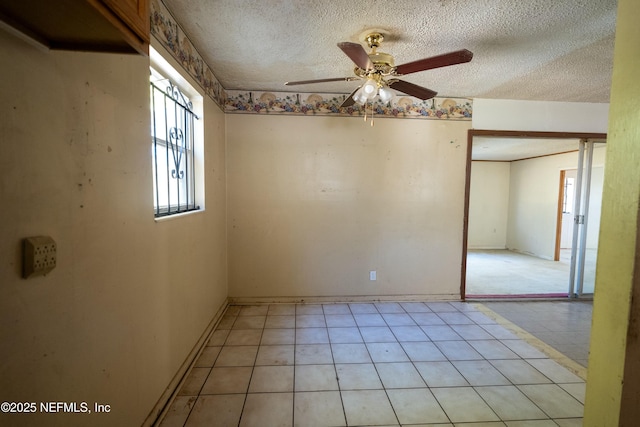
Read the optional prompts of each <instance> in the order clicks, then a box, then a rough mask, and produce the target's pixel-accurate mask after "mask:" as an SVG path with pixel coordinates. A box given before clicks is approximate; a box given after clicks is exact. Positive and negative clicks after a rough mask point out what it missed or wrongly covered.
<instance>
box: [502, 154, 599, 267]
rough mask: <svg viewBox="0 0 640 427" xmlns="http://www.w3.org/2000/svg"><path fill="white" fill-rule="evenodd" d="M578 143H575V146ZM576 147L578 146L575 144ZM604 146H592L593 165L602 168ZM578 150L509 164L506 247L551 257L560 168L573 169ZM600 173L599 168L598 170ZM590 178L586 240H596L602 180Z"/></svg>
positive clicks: (589, 243)
mask: <svg viewBox="0 0 640 427" xmlns="http://www.w3.org/2000/svg"><path fill="white" fill-rule="evenodd" d="M577 144H578V143H577V142H576V145H577ZM576 148H577V147H576ZM605 152H606V150H605V148H604V147H602V146H600V147H598V148H596V149H594V152H593V166H597V167H602V166H603V165H604V161H605ZM577 166H578V153H577V152H573V153H565V154H558V155H555V156H547V157H539V158H535V159H528V160H520V161H516V162H512V163H511V183H510V187H509V189H510V194H509V226H508V230H507V247H508V248H509V249H512V250H515V251H519V252H524V253H529V254H532V255H535V256H539V257H541V258H546V259H553V257H554V253H555V242H556V228H557V219H558V196H559V194H558V192H559V185H560V171H561V170H562V169H575V168H577ZM598 172H601V171H598ZM600 177H601V175H600V174H598V176H597V177H595V178H594V177H592V178H593V179H592V190H593V192H592V199H591V204H590V215H591V216H590V219H589V221H590V222H589V224H588V226H589V230H590V234H589V237H590V239H589V242H588V244H587V247H593V245H592V244H591V241H593V240H597V238H596V235H597V232H598V228H599V227H598V226H599V218H600V212H599V206H596V204H598V205H599V204H600V200H601V199H600V195H601V193H602V181H601V180H598V179H596V178H600Z"/></svg>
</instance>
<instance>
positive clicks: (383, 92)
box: [378, 87, 395, 104]
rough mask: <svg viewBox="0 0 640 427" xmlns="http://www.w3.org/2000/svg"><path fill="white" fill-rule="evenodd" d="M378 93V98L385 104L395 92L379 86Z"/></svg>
mask: <svg viewBox="0 0 640 427" xmlns="http://www.w3.org/2000/svg"><path fill="white" fill-rule="evenodd" d="M378 95H380V100H381V101H382V102H384V103H385V104H386V103H387V102H389V101H391V100H392V99H393V97H394V96H395V94H394V93H393V91H392V90H391V89H389V88H387V87H381V88H380V90H379V91H378Z"/></svg>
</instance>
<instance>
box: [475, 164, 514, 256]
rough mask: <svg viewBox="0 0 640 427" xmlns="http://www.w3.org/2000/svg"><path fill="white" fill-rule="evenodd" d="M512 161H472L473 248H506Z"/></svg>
mask: <svg viewBox="0 0 640 427" xmlns="http://www.w3.org/2000/svg"><path fill="white" fill-rule="evenodd" d="M510 169H511V163H509V162H472V163H471V185H470V192H469V235H468V237H467V241H468V248H469V249H505V248H506V247H507V221H508V218H509V215H508V211H509V179H510V178H509V174H510Z"/></svg>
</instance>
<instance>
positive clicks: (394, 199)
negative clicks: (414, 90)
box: [226, 115, 470, 300]
mask: <svg viewBox="0 0 640 427" xmlns="http://www.w3.org/2000/svg"><path fill="white" fill-rule="evenodd" d="M226 124H227V150H228V152H227V162H228V163H227V174H228V175H227V178H228V195H229V197H228V204H229V211H228V232H229V296H230V297H231V298H235V299H240V300H243V299H244V300H247V299H252V298H261V297H268V298H267V299H270V300H278V299H283V298H288V297H291V298H294V299H309V298H313V297H339V298H342V297H355V298H358V297H368V296H375V297H376V298H378V297H384V296H387V295H400V296H411V295H416V296H423V297H424V296H430V297H453V298H458V297H459V286H460V263H461V257H462V252H461V251H462V222H463V221H462V217H463V203H464V180H465V159H466V157H465V156H466V132H467V129H468V128H469V125H470V123H469V122H455V121H431V120H392V119H379V120H376V122H375V126H374V127H373V128H372V127H370V126H369V125H368V124H366V123H364V122H363V121H362V120H361V119H355V118H326V117H283V116H257V115H228V116H227V121H226ZM371 270H376V271H377V274H378V278H377V281H375V282H372V281H370V280H369V271H371Z"/></svg>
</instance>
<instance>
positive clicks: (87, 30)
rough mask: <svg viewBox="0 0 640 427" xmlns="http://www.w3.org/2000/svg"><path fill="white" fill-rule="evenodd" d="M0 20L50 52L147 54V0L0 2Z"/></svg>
mask: <svg viewBox="0 0 640 427" xmlns="http://www.w3.org/2000/svg"><path fill="white" fill-rule="evenodd" d="M0 20H1V21H3V22H4V23H5V24H7V25H9V26H10V27H12V28H14V29H15V30H18V31H20V32H21V33H23V34H25V35H27V36H28V37H30V38H32V39H34V40H36V41H38V42H40V43H42V44H43V45H45V46H47V47H49V48H50V49H60V50H79V51H92V52H117V53H141V54H144V55H148V54H149V0H55V1H53V0H0Z"/></svg>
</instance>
